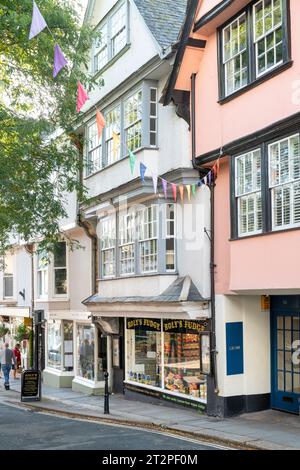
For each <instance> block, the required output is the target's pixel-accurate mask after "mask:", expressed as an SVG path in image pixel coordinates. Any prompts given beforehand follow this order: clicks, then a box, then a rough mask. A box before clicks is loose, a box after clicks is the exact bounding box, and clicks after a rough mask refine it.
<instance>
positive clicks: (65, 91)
mask: <svg viewBox="0 0 300 470" xmlns="http://www.w3.org/2000/svg"><path fill="white" fill-rule="evenodd" d="M37 4H38V6H39V8H40V11H41V13H42V14H43V16H44V18H45V20H46V22H47V24H48V26H49V28H50V29H51V31H52V32H53V35H54V37H55V40H54V38H53V37H52V36H51V34H50V33H49V31H47V30H46V29H45V30H44V31H43V32H42V33H40V34H39V35H38V36H37V37H36V38H34V39H32V40H31V41H29V39H28V36H29V30H30V24H31V18H32V0H0V31H1V40H0V251H1V250H4V249H5V247H6V246H7V244H8V237H9V235H10V234H11V233H15V234H18V235H19V236H20V237H21V238H22V239H24V240H25V241H30V240H32V239H33V238H36V237H41V238H43V239H44V243H45V244H47V246H49V245H51V243H53V242H55V241H56V240H57V239H58V236H59V227H58V221H59V219H60V218H62V217H64V216H65V209H64V207H65V204H64V198H63V195H64V194H66V192H70V191H74V190H76V191H79V192H80V197H83V196H84V193H83V190H82V187H81V186H80V183H79V182H78V174H79V173H80V172H81V171H82V162H81V158H80V153H81V152H82V144H83V143H82V139H81V138H80V137H79V136H78V135H76V133H75V131H74V130H75V129H76V128H78V125H79V123H80V116H78V114H77V113H76V94H77V81H78V80H80V81H81V82H82V83H83V84H84V86H85V87H86V89H88V90H89V89H91V88H93V87H94V86H95V85H97V82H95V81H94V80H93V79H92V78H91V77H90V76H89V74H88V72H87V70H88V59H89V50H90V47H91V42H92V40H93V38H94V33H93V32H92V30H91V29H90V28H89V27H88V26H81V24H80V20H79V18H78V14H77V11H76V9H74V7H75V6H76V5H75V4H76V2H75V1H74V0H73V1H70V2H69V1H66V0H47V1H41V0H38V1H37ZM55 42H57V43H58V44H59V45H60V46H61V48H62V50H63V52H64V55H65V57H66V58H67V60H68V62H69V66H68V67H65V68H64V69H63V70H62V71H61V72H60V73H59V74H58V76H57V77H56V78H55V79H53V77H52V72H53V55H54V44H55ZM98 85H99V83H98ZM57 129H59V130H60V131H59V133H58V136H59V135H60V137H58V138H56V139H53V138H52V139H50V138H49V136H50V135H51V134H52V133H53V131H54V130H57Z"/></svg>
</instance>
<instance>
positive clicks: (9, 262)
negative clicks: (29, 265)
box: [3, 254, 14, 298]
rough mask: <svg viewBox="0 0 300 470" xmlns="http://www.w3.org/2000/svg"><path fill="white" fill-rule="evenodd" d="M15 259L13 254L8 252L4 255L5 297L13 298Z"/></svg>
mask: <svg viewBox="0 0 300 470" xmlns="http://www.w3.org/2000/svg"><path fill="white" fill-rule="evenodd" d="M13 260H14V257H13V255H12V254H7V255H6V256H5V257H4V273H3V297H4V298H12V297H13V296H14V275H13V272H14V270H13Z"/></svg>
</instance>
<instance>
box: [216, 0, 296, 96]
mask: <svg viewBox="0 0 300 470" xmlns="http://www.w3.org/2000/svg"><path fill="white" fill-rule="evenodd" d="M288 25H289V21H288V10H287V0H259V1H257V2H252V3H249V5H248V6H247V7H246V8H245V9H244V11H243V12H242V13H239V15H238V16H236V17H235V18H233V19H231V20H230V21H229V22H228V23H226V24H225V25H223V26H222V27H221V28H220V30H219V46H220V47H219V50H220V67H219V72H220V80H219V82H220V99H221V100H222V99H225V98H226V97H229V96H230V95H233V94H234V93H236V92H238V91H239V90H241V89H242V88H246V87H247V85H250V84H252V83H255V82H256V81H258V83H259V79H261V78H262V77H263V76H264V75H266V74H267V73H268V72H270V71H272V70H273V69H275V68H277V67H278V68H279V69H280V67H279V66H280V65H283V64H285V63H288V62H289V60H290V51H289V42H288V41H289V39H288V34H287V33H288Z"/></svg>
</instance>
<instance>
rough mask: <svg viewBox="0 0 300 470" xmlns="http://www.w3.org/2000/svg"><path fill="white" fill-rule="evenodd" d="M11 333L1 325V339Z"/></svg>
mask: <svg viewBox="0 0 300 470" xmlns="http://www.w3.org/2000/svg"><path fill="white" fill-rule="evenodd" d="M8 333H9V328H7V327H6V326H4V325H0V338H4V336H5V335H7V334H8Z"/></svg>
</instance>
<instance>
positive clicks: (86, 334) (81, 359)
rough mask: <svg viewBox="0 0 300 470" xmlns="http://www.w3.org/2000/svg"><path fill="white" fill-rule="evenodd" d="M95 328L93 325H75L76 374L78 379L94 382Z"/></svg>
mask: <svg viewBox="0 0 300 470" xmlns="http://www.w3.org/2000/svg"><path fill="white" fill-rule="evenodd" d="M94 345H95V328H94V326H93V325H89V324H84V325H77V357H78V364H77V373H78V375H79V376H80V377H83V378H85V379H88V380H94V378H95V368H94Z"/></svg>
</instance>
